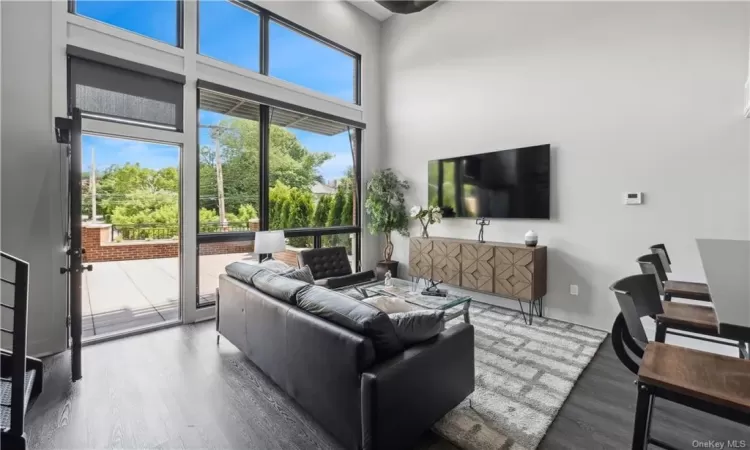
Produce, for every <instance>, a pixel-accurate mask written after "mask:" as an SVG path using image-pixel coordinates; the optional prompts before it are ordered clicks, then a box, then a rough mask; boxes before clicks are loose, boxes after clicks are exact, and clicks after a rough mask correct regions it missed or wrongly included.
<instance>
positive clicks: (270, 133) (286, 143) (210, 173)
mask: <svg viewBox="0 0 750 450" xmlns="http://www.w3.org/2000/svg"><path fill="white" fill-rule="evenodd" d="M198 84H199V87H200V89H199V91H198V99H199V100H198V105H199V111H198V117H199V136H198V141H199V149H200V151H199V159H198V161H197V164H198V186H199V196H198V206H199V209H198V217H197V220H198V227H199V235H198V258H199V259H198V261H199V262H198V296H197V298H198V300H197V301H198V306H207V305H210V304H212V302H213V301H214V300H215V292H216V288H217V287H218V275H219V274H221V273H223V272H224V267H225V266H226V264H228V263H229V262H233V261H244V262H247V263H250V264H253V263H257V262H258V259H257V255H255V254H254V247H253V239H254V234H255V232H256V231H263V230H284V231H285V234H286V237H287V247H286V251H285V252H282V254H280V255H277V257H278V258H280V259H282V260H283V261H285V262H287V263H291V264H296V260H297V258H296V255H297V253H299V252H300V251H303V250H304V249H308V248H316V247H317V248H319V247H331V246H342V247H345V248H346V249H347V251H348V253H349V255H350V260H351V261H352V266H353V268H355V269H356V267H358V255H359V250H358V247H359V244H358V243H359V233H360V227H359V224H360V221H359V217H358V209H359V204H358V203H359V202H358V200H357V199H358V198H359V195H358V193H359V191H360V186H359V180H360V179H361V177H360V175H359V173H360V172H359V171H360V168H359V165H358V164H357V162H358V161H359V158H360V157H359V148H360V145H359V143H360V141H361V134H362V132H361V128H359V127H357V125H360V124H354V123H345V122H342V121H337V120H333V119H332V118H330V117H321V116H323V114H321V116H316V115H314V114H313V113H312V112H310V111H304V112H303V111H302V108H296V107H294V106H293V105H282V106H270V105H268V104H264V103H263V101H264V99H262V98H259V97H258V96H254V95H253V94H251V93H243V92H240V91H236V90H234V89H230V88H226V87H222V86H218V85H215V84H213V83H208V82H202V81H199V83H198ZM265 101H266V102H268V103H273V102H272V101H269V100H268V99H265Z"/></svg>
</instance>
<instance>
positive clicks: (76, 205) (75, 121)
mask: <svg viewBox="0 0 750 450" xmlns="http://www.w3.org/2000/svg"><path fill="white" fill-rule="evenodd" d="M55 127H56V130H55V132H56V135H57V141H58V142H59V143H61V144H67V151H66V156H67V160H68V164H67V165H68V205H67V210H68V224H69V225H68V234H67V236H66V241H67V242H66V246H67V249H66V254H67V256H68V265H67V267H63V268H62V269H61V270H60V272H61V273H62V274H64V275H66V276H67V277H68V280H67V281H68V283H67V284H68V314H69V316H68V332H69V333H70V340H69V344H70V356H71V372H72V373H71V376H72V379H73V381H77V380H80V379H81V376H82V373H81V340H82V333H83V311H82V306H83V304H82V287H81V279H82V273H83V271H84V270H91V266H90V265H89V266H85V267H84V265H83V253H84V252H85V249H84V248H83V247H82V239H81V188H82V186H81V111H80V110H79V109H78V108H74V109H73V114H72V118H70V119H67V118H66V119H60V118H58V119H57V120H56V121H55Z"/></svg>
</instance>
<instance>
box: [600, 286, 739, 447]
mask: <svg viewBox="0 0 750 450" xmlns="http://www.w3.org/2000/svg"><path fill="white" fill-rule="evenodd" d="M610 289H611V290H612V291H613V292H614V294H615V297H616V298H617V303H618V304H619V305H620V313H619V314H618V315H617V318H616V319H615V321H614V324H613V325H612V347H613V348H614V351H615V354H616V355H617V357H618V359H619V360H620V361H621V362H622V363H623V365H625V367H627V368H628V370H630V371H631V372H633V373H634V374H635V375H636V376H637V377H638V378H637V380H636V385H637V400H636V410H635V421H634V424H633V439H632V445H631V448H632V449H634V450H635V449H646V448H647V447H648V445H649V444H653V445H656V446H659V447H661V448H665V449H668V450H672V449H675V447H674V446H672V445H670V444H668V443H666V442H664V441H661V440H658V439H655V438H652V437H651V424H652V421H653V408H654V403H655V401H656V399H657V398H663V399H665V400H669V401H671V402H675V403H679V404H681V405H684V406H687V407H689V408H694V409H697V410H700V411H704V412H706V413H708V414H713V415H716V416H719V417H723V418H726V419H729V420H732V421H735V422H738V423H741V424H744V425H750V361H748V360H743V359H738V358H732V357H729V356H723V355H717V354H713V353H708V352H702V351H698V350H693V349H688V348H684V347H678V346H674V345H669V344H664V343H662V342H649V341H648V338H647V336H646V331H645V330H644V329H643V323H642V322H641V318H643V317H646V316H658V315H659V314H661V313H662V312H663V305H664V302H662V301H661V299H660V298H659V292H658V289H657V286H656V285H655V284H654V281H653V278H652V275H650V274H640V275H632V276H629V277H626V278H623V279H621V280H619V281H617V282H615V283H614V284H613V285H612V286H611V287H610Z"/></svg>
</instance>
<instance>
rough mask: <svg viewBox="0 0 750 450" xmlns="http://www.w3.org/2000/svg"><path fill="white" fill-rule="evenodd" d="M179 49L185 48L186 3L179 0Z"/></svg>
mask: <svg viewBox="0 0 750 450" xmlns="http://www.w3.org/2000/svg"><path fill="white" fill-rule="evenodd" d="M177 47H178V48H185V3H184V0H177Z"/></svg>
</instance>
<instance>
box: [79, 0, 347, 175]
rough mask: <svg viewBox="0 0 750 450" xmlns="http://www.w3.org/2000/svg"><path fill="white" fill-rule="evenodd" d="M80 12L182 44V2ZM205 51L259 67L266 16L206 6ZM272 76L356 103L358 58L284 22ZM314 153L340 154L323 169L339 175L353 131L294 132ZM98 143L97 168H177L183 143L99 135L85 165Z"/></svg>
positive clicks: (91, 139)
mask: <svg viewBox="0 0 750 450" xmlns="http://www.w3.org/2000/svg"><path fill="white" fill-rule="evenodd" d="M76 5H77V6H76V8H77V12H78V14H80V15H83V16H87V17H90V18H93V19H96V20H99V21H102V22H105V23H108V24H111V25H114V26H117V27H120V28H124V29H126V30H130V31H133V32H136V33H139V34H142V35H145V36H148V37H151V38H153V39H157V40H160V41H163V42H166V43H168V44H170V45H176V43H177V22H176V20H177V15H176V11H177V2H176V1H174V0H158V1H121V0H111V1H109V0H106V1H102V0H97V1H87V0H78V1H77V2H76ZM199 8H200V9H199V20H200V24H199V27H200V33H199V36H200V38H199V40H200V42H199V43H198V44H199V51H200V53H201V54H203V55H205V56H209V57H211V58H215V59H218V60H221V61H224V62H227V63H230V64H233V65H237V66H240V67H243V68H245V69H249V70H254V71H257V70H258V67H259V62H258V60H259V42H260V38H259V23H260V21H259V17H258V16H257V15H256V14H254V13H252V12H250V11H248V10H246V9H244V8H241V7H238V6H236V5H233V4H230V3H228V2H226V1H216V0H212V1H201V2H200V3H199ZM269 32H270V42H269V55H270V74H271V76H274V77H277V78H280V79H283V80H286V81H290V82H293V83H295V84H298V85H301V86H305V87H307V88H310V89H313V90H316V91H319V92H323V93H325V94H329V95H333V96H336V97H339V98H342V99H344V100H346V101H353V95H354V91H353V88H354V83H353V79H354V59H353V58H351V57H349V56H347V55H345V54H343V53H340V52H338V51H336V50H334V49H332V48H330V47H328V46H326V45H324V44H321V43H319V42H317V41H315V40H312V39H310V38H307V37H305V36H302V35H300V34H298V33H297V32H295V31H292V30H290V29H288V28H286V27H284V26H282V25H280V24H277V23H275V22H271V25H270V30H269ZM219 120H221V116H220V115H219V114H212V113H207V112H202V113H201V124H202V125H211V124H215V123H217V122H218V121H219ZM290 131H292V132H293V133H294V134H295V135H296V136H297V138H298V139H299V140H300V142H302V144H303V145H304V146H305V147H307V148H308V149H309V150H310V151H315V152H318V151H321V152H322V151H327V152H331V153H333V154H334V155H335V157H334V159H332V160H330V161H328V162H327V163H325V164H324V165H323V166H322V167H321V168H320V173H321V175H322V176H323V178H324V179H326V180H329V179H334V178H340V177H341V176H343V175H344V172H345V171H346V168H347V167H349V166H351V165H352V156H351V148H350V145H349V137H348V136H347V134H346V133H341V134H339V135H336V136H330V137H329V136H323V135H317V134H314V133H309V132H305V131H301V130H295V129H290ZM200 141H201V144H207V143H210V136H209V134H208V130H206V129H202V130H201V131H200ZM91 148H95V149H96V165H97V168H98V169H103V168H105V167H107V166H109V165H112V164H124V163H125V162H139V163H140V164H141V165H142V166H144V167H150V168H154V169H160V168H163V167H167V166H174V165H177V161H178V151H177V148H176V147H173V146H166V145H162V144H153V143H145V142H135V141H127V140H121V139H112V138H106V137H100V136H84V139H83V165H84V170H88V169H89V166H90V164H91V160H90V155H91Z"/></svg>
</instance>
